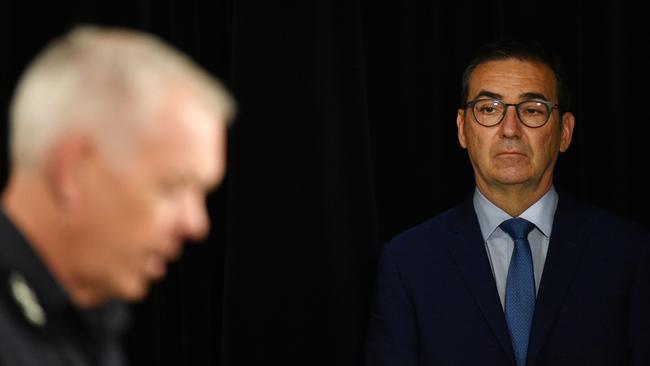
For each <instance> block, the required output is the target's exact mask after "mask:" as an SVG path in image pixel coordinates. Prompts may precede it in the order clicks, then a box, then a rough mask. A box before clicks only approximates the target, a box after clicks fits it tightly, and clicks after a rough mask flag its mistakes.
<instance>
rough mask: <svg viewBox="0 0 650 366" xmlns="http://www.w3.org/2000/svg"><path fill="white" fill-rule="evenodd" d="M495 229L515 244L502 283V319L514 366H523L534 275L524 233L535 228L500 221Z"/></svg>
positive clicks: (518, 221) (525, 223) (519, 222)
mask: <svg viewBox="0 0 650 366" xmlns="http://www.w3.org/2000/svg"><path fill="white" fill-rule="evenodd" d="M499 227H500V228H501V230H503V231H505V232H506V233H507V234H508V235H510V237H511V238H512V240H514V242H515V248H514V250H513V252H512V258H511V259H510V267H509V268H508V279H507V281H506V302H505V315H506V322H507V323H508V330H509V331H510V338H511V340H512V347H513V349H514V351H515V358H516V359H517V366H524V365H525V364H526V354H527V353H528V339H529V338H530V327H531V324H532V321H533V312H534V310H535V275H534V272H533V257H532V255H531V253H530V243H529V242H528V233H530V231H531V230H533V228H534V227H535V225H533V224H532V223H530V222H529V221H526V220H524V219H521V218H514V219H510V220H506V221H504V222H503V223H501V225H499Z"/></svg>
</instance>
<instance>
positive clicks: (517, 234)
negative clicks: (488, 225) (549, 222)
mask: <svg viewBox="0 0 650 366" xmlns="http://www.w3.org/2000/svg"><path fill="white" fill-rule="evenodd" d="M499 227H500V228H501V230H503V231H505V232H506V233H507V234H508V235H510V237H511V238H512V239H513V240H517V239H526V238H527V237H528V233H530V231H531V230H533V228H534V227H535V225H534V224H533V223H532V222H530V221H528V220H526V219H522V218H520V217H516V218H513V219H509V220H506V221H504V222H502V223H501V225H499Z"/></svg>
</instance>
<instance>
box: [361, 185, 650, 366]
mask: <svg viewBox="0 0 650 366" xmlns="http://www.w3.org/2000/svg"><path fill="white" fill-rule="evenodd" d="M366 365H368V366H370V365H386V366H388V365H394V366H410V365H422V366H424V365H427V366H428V365H435V366H447V365H468V366H477V365H498V366H500V365H504V366H515V365H516V363H515V359H514V352H513V349H512V345H511V340H510V336H509V333H508V328H507V326H506V320H505V316H504V313H503V308H502V306H501V302H500V300H499V295H498V293H497V288H496V284H495V281H494V278H493V275H492V271H491V267H490V263H489V260H488V257H487V253H486V249H485V244H484V240H483V238H482V236H481V232H480V228H479V224H478V220H477V218H476V213H475V211H474V206H473V204H472V200H471V197H470V198H468V199H467V200H465V201H464V202H463V203H462V204H461V205H459V206H457V207H455V208H453V209H451V210H449V211H447V212H445V213H442V214H440V215H438V216H436V217H434V218H432V219H430V220H429V221H426V222H424V223H422V224H420V225H419V226H416V227H415V228H412V229H410V230H408V231H406V232H404V233H402V234H400V235H398V236H397V237H396V238H395V239H393V240H392V241H391V242H389V243H387V244H386V245H385V246H384V250H383V253H382V256H381V259H380V261H379V265H378V275H377V285H376V293H375V299H374V303H373V306H372V309H371V314H370V319H369V328H368V335H367V339H366ZM527 365H529V366H546V365H548V366H563V365H567V366H578V365H589V366H597V365H611V366H623V365H634V366H641V365H650V236H649V234H648V233H647V232H646V231H644V230H643V229H641V228H639V227H637V226H635V225H633V224H631V223H628V222H625V221H624V220H621V219H619V218H616V217H614V216H612V215H609V214H607V213H605V212H603V211H600V210H598V209H595V208H591V207H588V206H583V205H580V204H578V203H576V202H575V201H572V200H571V199H570V198H568V197H567V196H566V195H561V196H560V199H559V202H558V208H557V210H556V213H555V218H554V223H553V232H552V234H551V238H550V243H549V250H548V254H547V258H546V263H545V266H544V271H543V274H542V280H541V284H540V287H539V291H538V295H537V300H536V304H535V313H534V317H533V324H532V329H531V335H530V343H529V347H528V357H527Z"/></svg>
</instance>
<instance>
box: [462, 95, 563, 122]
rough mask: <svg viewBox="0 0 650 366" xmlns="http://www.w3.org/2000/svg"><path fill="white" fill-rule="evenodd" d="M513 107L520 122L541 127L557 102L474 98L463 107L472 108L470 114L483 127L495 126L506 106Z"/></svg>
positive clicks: (501, 119) (501, 117)
mask: <svg viewBox="0 0 650 366" xmlns="http://www.w3.org/2000/svg"><path fill="white" fill-rule="evenodd" d="M510 106H512V107H515V110H516V111H517V117H519V120H520V121H521V123H523V124H524V125H525V126H527V127H530V128H538V127H542V126H544V125H545V124H546V122H548V119H549V117H550V116H551V112H552V111H553V109H557V108H560V105H559V104H556V103H553V102H549V101H547V100H524V101H523V102H519V103H517V104H509V103H504V102H502V101H500V100H498V99H476V100H472V101H470V102H467V103H466V104H465V105H463V106H462V108H463V109H466V108H468V107H471V108H472V114H473V115H474V119H475V120H476V122H478V124H480V125H481V126H485V127H492V126H496V125H498V124H499V123H501V121H503V117H504V116H505V115H506V111H507V110H508V107H510Z"/></svg>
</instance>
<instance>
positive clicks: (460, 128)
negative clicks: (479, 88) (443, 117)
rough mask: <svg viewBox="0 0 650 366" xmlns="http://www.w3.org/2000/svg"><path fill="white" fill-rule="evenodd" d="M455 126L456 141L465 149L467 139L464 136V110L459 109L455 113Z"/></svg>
mask: <svg viewBox="0 0 650 366" xmlns="http://www.w3.org/2000/svg"><path fill="white" fill-rule="evenodd" d="M456 126H457V127H458V142H460V146H462V147H463V149H467V140H466V138H465V110H463V109H459V110H458V113H457V114H456Z"/></svg>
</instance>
